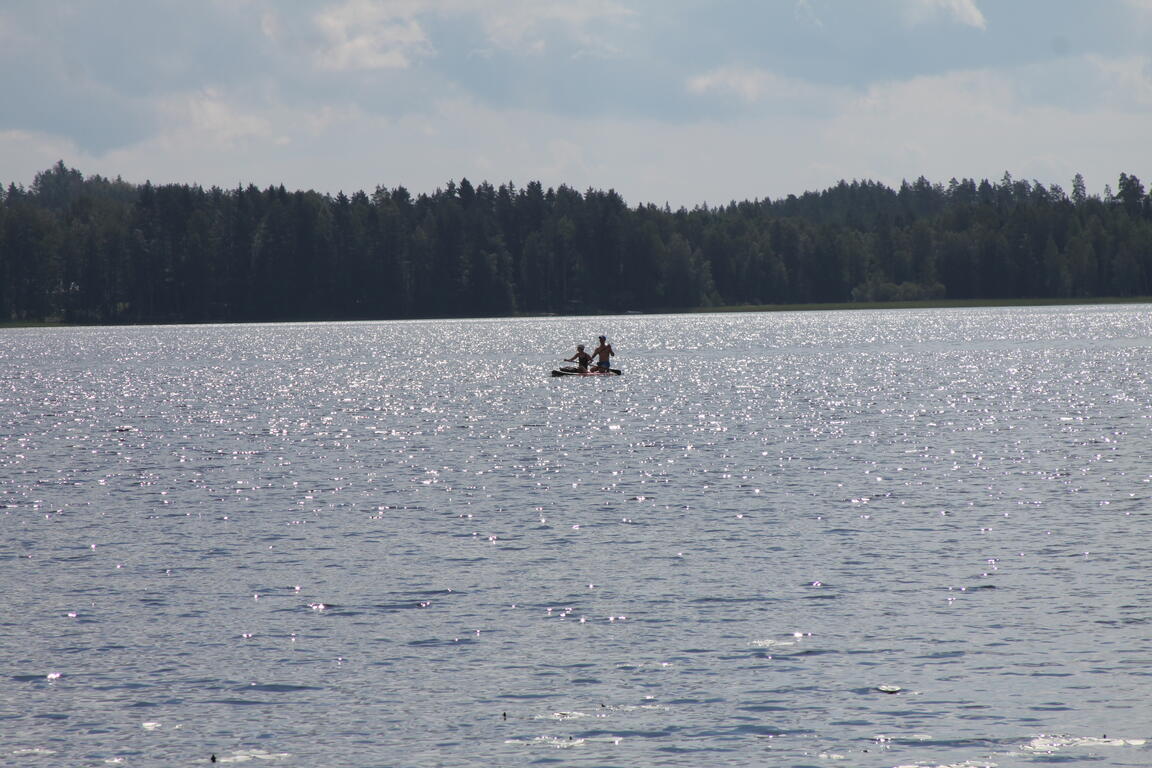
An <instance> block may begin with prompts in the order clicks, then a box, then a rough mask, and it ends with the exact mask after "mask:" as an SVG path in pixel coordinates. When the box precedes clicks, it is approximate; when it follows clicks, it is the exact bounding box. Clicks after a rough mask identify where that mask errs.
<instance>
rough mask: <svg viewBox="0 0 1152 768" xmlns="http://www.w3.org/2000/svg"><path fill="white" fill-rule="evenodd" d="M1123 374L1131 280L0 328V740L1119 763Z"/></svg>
mask: <svg viewBox="0 0 1152 768" xmlns="http://www.w3.org/2000/svg"><path fill="white" fill-rule="evenodd" d="M602 332H603V333H607V334H608V335H609V338H610V340H611V341H612V342H613V344H614V345H615V347H616V350H617V353H618V357H617V358H616V364H617V365H618V366H619V367H621V368H622V369H623V370H624V375H623V376H621V377H610V378H609V377H597V378H570V377H566V378H560V379H552V378H551V377H549V376H548V375H547V373H548V371H549V370H550V369H551V368H552V367H555V366H557V365H559V360H560V358H561V357H565V356H567V355H569V354H571V353H572V347H573V345H574V344H575V343H576V342H577V341H583V342H588V343H590V342H591V341H592V340H593V339H594V338H595V336H596V335H597V334H598V333H602ZM1150 370H1152V319H1150V316H1149V307H1147V306H1122V307H1073V308H1063V307H1062V308H1041V309H986V310H932V311H919V310H902V311H886V312H871V311H859V312H837V313H778V314H741V315H695V316H676V317H671V316H659V317H658V316H628V317H612V318H550V319H544V320H494V321H436V322H431V321H430V322H406V323H364V324H307V325H248V326H211V327H149V328H76V329H11V330H3V331H0V586H2V587H3V593H4V607H3V611H2V612H0V650H2V652H3V672H2V675H0V763H2V764H5V765H28V766H34V765H35V766H39V765H45V766H56V765H61V766H62V765H68V766H97V765H108V764H122V765H127V766H160V765H177V764H182V765H188V764H208V760H209V756H210V755H215V756H216V757H217V759H218V761H219V762H237V763H239V762H248V763H258V764H264V765H270V766H277V765H280V766H318V765H331V766H414V767H424V766H462V765H482V766H515V765H557V766H643V765H651V766H655V765H660V766H765V765H768V766H879V767H889V766H891V767H895V766H955V767H963V768H975V767H976V766H991V765H995V766H1043V765H1048V764H1052V763H1070V764H1081V763H1084V764H1090V765H1096V766H1147V765H1150V764H1152V747H1150V746H1149V745H1148V744H1146V743H1145V739H1148V738H1149V737H1150V736H1152V714H1150V713H1152V709H1150V708H1149V706H1148V701H1149V699H1150V697H1152V599H1150V598H1149V587H1150V582H1152V578H1150V574H1152V571H1150V567H1149V563H1148V560H1149V552H1150V544H1149V542H1150V541H1152V503H1150V501H1152V498H1150V497H1152V494H1150V491H1152V488H1150V486H1149V481H1150V479H1152V461H1150V459H1152V439H1150V438H1152V434H1150V433H1152V429H1150V427H1152V422H1150V418H1152V391H1150V381H1149V371H1150Z"/></svg>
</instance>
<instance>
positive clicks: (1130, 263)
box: [0, 162, 1152, 323]
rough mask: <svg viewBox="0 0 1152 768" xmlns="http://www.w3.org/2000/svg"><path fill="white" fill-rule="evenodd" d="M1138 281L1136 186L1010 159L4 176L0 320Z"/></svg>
mask: <svg viewBox="0 0 1152 768" xmlns="http://www.w3.org/2000/svg"><path fill="white" fill-rule="evenodd" d="M1148 295H1152V195H1148V194H1146V193H1145V190H1144V186H1143V184H1142V183H1141V182H1140V180H1139V179H1138V178H1137V177H1136V176H1133V175H1128V174H1121V175H1120V179H1119V184H1118V187H1117V190H1116V192H1115V194H1113V193H1112V191H1111V189H1108V190H1106V192H1105V194H1104V195H1103V196H1096V195H1088V194H1087V193H1086V192H1085V185H1084V180H1083V178H1082V177H1080V176H1079V175H1077V176H1076V178H1075V179H1074V180H1073V182H1072V191H1071V193H1070V194H1066V193H1065V192H1064V190H1063V189H1061V188H1060V187H1059V186H1054V185H1052V186H1044V185H1043V184H1040V183H1039V182H1029V181H1025V180H1018V179H1013V178H1012V177H1011V176H1010V175H1008V174H1005V175H1004V177H1003V178H1002V179H1001V180H1000V181H998V182H989V181H987V180H984V181H980V182H977V181H974V180H971V179H965V180H962V181H957V180H955V179H953V180H951V181H950V182H948V183H947V184H938V183H936V184H934V183H931V182H929V181H928V180H927V179H925V178H923V177H921V178H919V179H917V180H916V181H914V182H911V183H904V184H902V185H901V186H900V188H899V189H892V188H890V187H887V186H885V185H882V184H878V183H875V182H869V181H855V182H851V183H848V182H841V183H840V184H838V185H837V186H835V187H832V188H830V189H827V190H825V191H823V192H813V193H806V194H804V195H801V196H799V197H797V196H789V197H787V198H785V199H779V200H767V199H766V200H757V201H751V202H747V201H746V202H733V203H731V204H729V205H727V206H724V207H708V206H701V207H697V208H695V209H692V210H687V209H680V210H671V209H670V208H669V207H668V206H664V207H659V206H656V205H650V204H645V205H639V206H636V207H630V206H629V205H628V204H627V203H626V202H625V201H624V200H623V199H622V198H621V197H620V195H618V194H617V193H616V192H614V191H611V190H609V191H607V192H604V191H600V190H592V189H590V190H588V191H586V192H584V193H580V192H578V191H576V190H574V189H572V188H570V187H567V186H560V187H559V188H556V189H551V188H550V189H544V188H543V187H542V186H541V185H540V184H539V183H537V182H532V183H530V184H528V185H527V186H526V187H524V188H517V187H515V186H514V185H512V184H502V185H500V186H499V187H494V186H492V185H491V184H488V183H483V184H479V185H477V186H473V185H472V184H471V183H470V182H469V181H467V180H466V179H465V180H461V181H460V182H459V183H454V182H450V183H449V184H447V186H446V187H445V188H444V189H440V190H437V191H436V192H435V193H433V194H421V195H417V196H413V195H411V194H410V193H409V192H408V191H407V190H405V189H404V188H403V187H396V188H393V189H388V188H385V187H379V188H377V189H376V190H375V192H373V193H372V194H367V193H364V192H357V193H355V194H353V195H352V196H351V197H349V196H346V195H345V194H343V193H341V194H338V195H336V196H334V197H333V196H331V195H326V194H320V193H317V192H312V191H309V192H299V191H297V192H290V191H288V190H286V189H285V188H284V187H283V186H279V187H270V188H267V189H263V190H261V189H257V188H256V187H254V186H248V187H238V188H236V189H232V190H224V189H219V188H215V187H214V188H211V189H203V188H201V187H198V186H187V185H163V186H154V185H152V184H151V183H146V184H143V185H135V184H129V183H127V182H124V181H122V180H119V179H116V180H109V179H106V178H103V177H100V176H89V177H85V176H83V175H82V174H81V173H80V172H79V171H77V170H74V169H70V168H67V167H66V166H65V165H64V164H63V163H62V162H61V163H58V164H57V165H56V166H55V167H53V168H51V169H49V170H46V171H44V172H42V173H40V174H38V175H37V176H36V179H35V181H34V182H33V184H32V186H31V188H27V189H26V188H24V187H22V186H18V185H16V184H11V185H9V186H8V187H7V189H6V190H2V191H0V320H15V321H33V320H63V321H65V322H76V323H124V322H128V323H153V322H214V321H253V320H287V319H368V318H408V317H464V316H493V315H508V314H514V313H598V312H624V311H629V310H639V311H656V310H674V309H688V308H696V307H710V306H725V305H756V304H789V303H812V302H854V301H891V300H915V299H1009V298H1066V297H1073V298H1076V297H1081V298H1086V299H1087V298H1091V297H1104V296H1110V297H1122V296H1148Z"/></svg>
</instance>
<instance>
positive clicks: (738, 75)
mask: <svg viewBox="0 0 1152 768" xmlns="http://www.w3.org/2000/svg"><path fill="white" fill-rule="evenodd" d="M685 87H686V88H687V90H688V92H689V93H693V94H697V95H707V94H718V95H727V96H734V97H736V98H737V99H739V100H740V101H742V102H743V103H745V104H747V105H756V104H760V105H764V106H769V107H773V108H781V109H786V110H788V111H793V112H795V111H800V112H804V113H810V112H813V111H815V112H827V111H829V110H831V109H834V108H835V105H836V104H838V103H839V102H841V101H843V100H844V99H846V98H848V97H849V91H847V90H846V89H843V88H838V87H833V86H825V85H818V84H815V83H810V82H806V81H804V80H798V79H795V78H790V77H784V76H782V75H778V74H776V73H774V72H770V71H768V70H765V69H757V68H752V67H720V68H718V69H713V70H710V71H708V72H705V73H703V74H699V75H694V76H693V77H690V78H688V80H687V81H686V82H685Z"/></svg>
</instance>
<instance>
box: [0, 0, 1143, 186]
mask: <svg viewBox="0 0 1152 768" xmlns="http://www.w3.org/2000/svg"><path fill="white" fill-rule="evenodd" d="M0 71H2V72H3V73H4V74H3V76H2V77H0V183H3V184H4V185H7V184H8V183H9V182H15V183H17V184H21V185H25V186H28V185H31V183H32V182H33V180H34V178H35V175H36V174H37V173H38V172H40V171H43V170H45V169H47V168H49V167H51V166H52V165H54V164H55V163H56V162H57V161H60V160H62V161H63V162H64V163H65V165H67V166H69V167H71V168H75V169H77V170H79V171H80V172H82V173H84V174H85V175H92V174H100V175H102V176H107V177H110V178H116V177H122V178H123V179H125V180H126V181H130V182H134V183H143V182H144V181H151V182H153V183H154V184H166V183H182V184H199V185H201V186H204V187H210V186H220V187H223V188H235V187H236V186H237V185H244V186H247V185H248V184H255V185H256V186H258V187H261V188H263V187H266V186H269V185H278V184H283V185H285V186H286V187H287V188H288V189H290V190H297V189H314V190H317V191H319V192H325V193H330V194H336V193H337V192H341V191H343V192H345V193H348V194H351V193H353V192H356V191H360V190H363V191H366V192H369V193H370V192H372V191H373V190H375V189H376V188H377V187H381V186H382V187H387V188H395V187H398V186H404V187H406V188H407V189H408V190H409V191H411V192H413V193H415V194H419V193H425V192H426V193H431V192H434V191H435V190H436V189H438V188H443V187H445V186H446V185H447V183H448V182H449V181H459V180H460V179H464V178H467V179H468V180H469V181H471V182H472V183H473V184H477V183H480V182H482V181H489V182H491V183H492V184H494V185H499V184H502V183H512V184H514V185H515V186H516V187H518V188H522V187H524V186H526V185H527V184H528V183H529V182H531V181H540V182H542V183H543V184H544V186H545V187H555V186H559V185H560V184H567V185H569V186H571V187H574V188H576V189H579V190H581V191H583V190H586V189H589V188H593V189H599V190H607V189H614V190H615V191H616V192H618V193H619V194H620V195H622V196H623V197H624V199H625V200H626V201H627V202H628V203H629V204H630V205H640V204H646V203H655V204H658V205H663V204H665V203H667V204H669V205H671V206H672V207H673V208H678V207H681V206H683V207H688V208H692V207H695V206H697V205H702V204H708V205H723V204H726V203H728V202H730V201H732V200H753V199H764V198H772V199H776V198H779V197H784V196H786V195H789V194H797V195H799V194H802V193H804V192H806V191H819V190H822V189H825V188H827V187H830V186H833V185H835V184H836V183H837V182H839V181H840V180H847V181H852V180H871V181H877V182H881V183H884V184H888V185H890V186H898V185H899V184H900V183H901V182H902V181H903V180H908V181H912V180H915V179H916V178H918V177H920V176H924V177H926V178H927V179H928V180H929V181H932V182H939V183H947V182H948V180H949V179H951V178H953V177H955V178H958V179H962V178H972V179H976V180H980V179H984V178H987V179H990V180H993V181H997V180H999V179H1001V178H1002V177H1003V175H1004V174H1005V173H1009V174H1011V175H1012V177H1013V178H1016V179H1020V178H1023V179H1028V180H1036V181H1039V182H1041V183H1043V184H1044V185H1046V186H1047V185H1051V184H1059V185H1061V186H1062V187H1063V188H1064V189H1070V188H1071V181H1072V178H1073V176H1074V175H1075V174H1077V173H1081V174H1083V176H1084V178H1085V179H1086V181H1087V186H1088V189H1089V191H1090V192H1096V193H1099V192H1101V191H1103V189H1104V186H1105V184H1110V185H1111V186H1112V188H1113V189H1115V188H1116V185H1117V179H1118V177H1119V175H1120V173H1122V172H1123V173H1128V174H1130V175H1132V174H1134V175H1136V176H1138V177H1140V178H1141V179H1142V180H1145V181H1147V180H1149V177H1152V0H194V1H190V0H51V1H50V2H45V1H44V0H4V2H3V3H2V4H0Z"/></svg>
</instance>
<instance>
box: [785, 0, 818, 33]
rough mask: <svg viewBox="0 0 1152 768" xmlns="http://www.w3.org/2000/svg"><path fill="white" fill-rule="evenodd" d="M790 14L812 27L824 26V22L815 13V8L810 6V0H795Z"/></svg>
mask: <svg viewBox="0 0 1152 768" xmlns="http://www.w3.org/2000/svg"><path fill="white" fill-rule="evenodd" d="M792 15H793V16H795V17H796V20H797V21H800V22H803V23H805V24H810V25H812V26H813V27H823V26H824V22H823V21H821V20H820V17H819V16H818V15H817V14H816V9H815V8H813V7H812V2H811V0H796V5H795V6H793V8H792Z"/></svg>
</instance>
